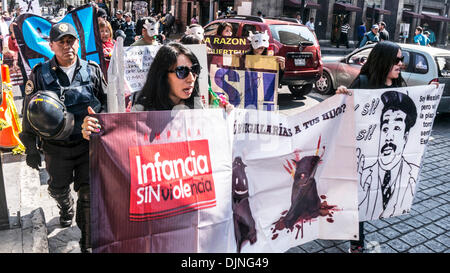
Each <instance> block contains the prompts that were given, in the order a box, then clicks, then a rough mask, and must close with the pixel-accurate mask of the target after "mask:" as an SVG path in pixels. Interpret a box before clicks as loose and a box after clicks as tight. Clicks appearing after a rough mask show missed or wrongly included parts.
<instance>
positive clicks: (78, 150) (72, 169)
mask: <svg viewBox="0 0 450 273" xmlns="http://www.w3.org/2000/svg"><path fill="white" fill-rule="evenodd" d="M50 48H51V50H52V51H53V52H54V53H55V56H54V57H53V58H52V59H51V60H49V61H46V62H45V63H41V64H38V65H36V66H35V67H34V68H33V70H32V72H31V74H30V77H29V80H28V81H27V83H26V85H25V93H26V97H25V103H24V105H25V107H24V112H23V116H24V118H23V121H22V122H23V131H22V133H21V134H20V139H21V141H22V142H23V143H24V145H25V147H26V154H27V156H26V162H27V164H28V165H29V166H30V167H32V168H35V169H38V170H39V166H41V156H40V153H39V150H38V149H37V145H36V143H37V140H38V138H39V139H41V141H42V150H43V153H44V158H45V164H46V169H47V172H48V174H49V177H50V178H49V180H48V192H49V194H50V196H52V197H53V198H54V199H55V200H56V202H57V204H58V207H59V209H60V224H61V226H63V227H68V226H71V224H72V220H73V216H74V209H73V205H74V201H73V198H72V196H71V192H70V184H71V183H72V182H74V190H75V191H76V192H77V193H78V200H77V206H76V218H75V221H76V223H77V226H78V227H79V228H80V230H81V240H80V248H81V251H82V252H90V251H91V244H90V211H89V209H90V187H89V142H88V141H86V140H85V139H83V137H82V133H81V130H82V128H81V124H82V122H83V118H84V117H85V116H86V115H87V114H88V112H87V108H88V106H91V107H92V108H93V109H94V110H95V111H96V112H101V111H102V110H103V109H105V107H106V94H105V91H106V82H105V79H104V77H103V74H102V71H101V69H100V67H99V66H98V65H97V64H96V63H94V62H92V61H84V60H81V59H80V58H79V57H78V55H77V53H78V48H79V40H78V37H77V32H76V31H75V28H74V27H73V26H72V25H71V24H68V23H58V24H55V25H54V26H53V27H52V28H51V30H50ZM44 91H45V92H48V91H51V92H54V93H56V94H57V96H56V99H58V97H59V99H60V100H61V102H63V104H64V105H65V107H66V110H67V112H70V113H71V114H73V123H72V124H73V130H72V131H71V133H70V135H68V136H67V137H65V138H64V139H59V138H57V137H56V138H55V137H54V136H49V135H46V136H44V135H43V134H42V133H41V131H42V130H41V129H42V128H38V127H39V125H36V124H33V120H34V121H36V120H45V119H46V120H55V119H51V118H49V117H48V116H49V115H50V114H51V113H50V112H51V111H48V113H47V112H46V111H47V110H46V109H50V108H51V106H52V105H50V104H48V105H45V104H44V106H43V107H41V108H39V109H41V110H36V107H34V106H33V107H31V106H30V105H31V104H30V101H32V100H33V98H35V96H36V95H39V94H40V92H44ZM36 101H39V100H34V101H33V102H36ZM46 101H49V100H45V99H44V100H40V102H46ZM33 105H34V104H33ZM52 113H53V112H52ZM30 120H32V121H31V122H30ZM50 123H51V122H49V123H48V124H47V125H48V126H49V127H51V126H53V127H55V126H56V127H55V128H57V126H58V125H54V124H50ZM41 127H42V126H41ZM44 127H45V124H44ZM44 129H45V128H44ZM40 130H41V131H40ZM66 135H67V134H66Z"/></svg>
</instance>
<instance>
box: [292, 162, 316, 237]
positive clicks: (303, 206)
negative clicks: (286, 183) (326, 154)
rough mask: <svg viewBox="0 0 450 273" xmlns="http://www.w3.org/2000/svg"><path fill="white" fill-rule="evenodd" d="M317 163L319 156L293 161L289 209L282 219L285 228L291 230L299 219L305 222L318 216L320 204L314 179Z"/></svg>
mask: <svg viewBox="0 0 450 273" xmlns="http://www.w3.org/2000/svg"><path fill="white" fill-rule="evenodd" d="M319 162H320V157H319V156H306V157H303V158H302V159H301V160H299V161H295V174H294V184H293V185H292V193H291V207H290V208H289V210H288V212H287V214H286V216H285V217H284V225H285V227H286V228H289V229H290V228H292V227H293V226H294V224H295V223H296V222H298V221H299V220H300V219H304V220H307V219H312V218H315V217H318V216H319V214H320V206H321V202H320V198H319V194H318V193H317V185H316V180H315V179H314V175H315V173H316V170H317V166H318V165H319Z"/></svg>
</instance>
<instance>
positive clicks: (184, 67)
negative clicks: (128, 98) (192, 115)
mask: <svg viewBox="0 0 450 273" xmlns="http://www.w3.org/2000/svg"><path fill="white" fill-rule="evenodd" d="M200 70H201V67H200V65H199V61H198V59H197V57H196V56H195V55H194V54H193V53H192V51H191V50H189V49H188V48H186V47H185V46H183V45H182V44H179V43H170V44H168V45H165V46H162V47H161V48H160V49H159V51H158V53H157V54H156V56H155V59H154V60H153V63H152V65H151V66H150V70H149V72H148V75H147V81H146V82H145V85H144V87H143V88H142V90H141V91H140V93H139V94H138V95H137V99H136V101H135V103H133V108H132V110H133V111H160V110H172V109H173V108H174V107H175V106H183V107H185V108H189V109H194V108H195V109H198V108H203V104H202V103H201V100H200V97H199V91H198V90H199V86H198V80H197V79H198V75H199V74H200ZM88 111H89V114H95V112H94V111H93V110H92V109H90V108H88ZM81 127H82V128H83V130H82V132H83V137H84V138H85V139H87V140H89V136H90V134H91V133H92V132H99V131H100V124H98V120H97V119H95V118H94V117H91V116H87V117H86V118H85V119H84V121H83V124H82V126H81Z"/></svg>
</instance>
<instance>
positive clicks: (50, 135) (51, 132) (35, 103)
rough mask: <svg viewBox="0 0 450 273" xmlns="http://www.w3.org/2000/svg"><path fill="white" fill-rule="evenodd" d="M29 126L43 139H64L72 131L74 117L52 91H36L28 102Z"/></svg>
mask: <svg viewBox="0 0 450 273" xmlns="http://www.w3.org/2000/svg"><path fill="white" fill-rule="evenodd" d="M26 114H27V118H28V121H29V122H30V125H31V127H33V129H34V130H36V131H37V132H38V133H39V135H40V136H41V137H43V138H45V139H53V140H64V139H66V138H68V137H69V136H70V135H71V134H72V131H73V127H74V117H73V114H72V113H70V112H67V109H66V106H65V105H64V102H63V101H61V99H60V98H59V97H58V94H56V93H55V92H53V91H38V92H36V94H35V95H34V96H33V97H32V98H31V99H30V102H29V103H28V110H27V113H26Z"/></svg>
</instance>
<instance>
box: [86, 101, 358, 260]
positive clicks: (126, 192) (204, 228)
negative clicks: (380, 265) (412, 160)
mask: <svg viewBox="0 0 450 273" xmlns="http://www.w3.org/2000/svg"><path fill="white" fill-rule="evenodd" d="M350 98H351V97H348V96H343V95H341V96H335V97H333V98H331V99H329V100H327V101H325V102H323V103H321V104H320V105H317V106H315V107H313V108H311V109H309V110H307V111H304V112H302V113H299V114H297V115H294V116H292V117H286V116H284V115H281V114H276V113H274V112H267V111H257V110H248V109H235V111H232V112H231V113H230V114H226V113H225V112H224V110H223V109H209V110H184V111H173V112H170V111H160V112H136V113H116V114H97V115H96V117H97V118H98V119H99V122H100V124H101V125H102V131H101V132H100V133H99V134H93V135H92V136H91V141H90V151H91V157H90V171H91V177H90V179H91V181H90V182H91V191H92V196H95V198H93V199H92V200H91V211H92V212H91V213H92V217H91V223H92V224H91V227H92V235H91V236H92V243H93V250H94V252H236V251H240V252H279V251H286V250H287V249H289V248H290V247H292V246H296V245H299V244H302V243H305V242H308V241H310V240H314V239H317V238H322V239H353V238H357V236H358V232H357V231H358V225H357V223H358V218H357V215H358V212H357V185H356V161H354V160H346V159H348V158H352V157H353V158H355V157H356V155H355V146H354V142H355V141H354V138H352V137H351V136H352V132H353V131H354V121H353V111H349V109H353V104H352V100H351V99H350ZM218 136H220V137H218Z"/></svg>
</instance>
